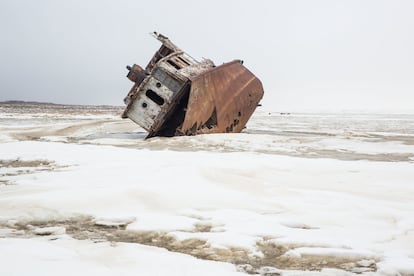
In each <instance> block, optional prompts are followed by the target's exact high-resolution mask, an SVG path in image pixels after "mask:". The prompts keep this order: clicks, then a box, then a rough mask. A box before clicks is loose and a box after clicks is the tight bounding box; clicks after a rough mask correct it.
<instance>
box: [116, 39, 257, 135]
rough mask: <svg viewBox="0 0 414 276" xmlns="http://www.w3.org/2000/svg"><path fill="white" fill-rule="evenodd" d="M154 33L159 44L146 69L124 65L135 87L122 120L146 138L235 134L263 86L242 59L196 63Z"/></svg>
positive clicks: (129, 95) (253, 108) (129, 96)
mask: <svg viewBox="0 0 414 276" xmlns="http://www.w3.org/2000/svg"><path fill="white" fill-rule="evenodd" d="M153 35H154V36H155V38H157V39H158V40H159V41H160V42H161V43H162V45H161V47H160V49H159V50H158V51H157V52H156V53H155V54H154V56H153V57H152V59H151V60H150V62H149V63H148V65H147V66H146V67H145V69H143V68H142V67H140V66H139V65H136V64H134V65H133V66H132V67H131V66H127V69H128V70H129V73H128V75H127V77H128V79H130V80H131V81H133V82H134V83H135V84H134V86H133V87H132V88H131V90H130V91H129V93H128V95H127V97H126V98H125V99H124V102H125V104H126V108H125V111H124V113H123V114H122V118H130V119H131V120H132V121H134V122H135V123H137V124H138V125H140V126H141V127H142V128H144V129H145V130H147V131H148V136H147V138H150V137H154V136H167V137H171V136H176V135H196V134H203V133H226V132H240V131H241V130H242V129H243V128H244V127H245V125H246V123H247V121H248V120H249V118H250V116H251V115H252V114H253V112H254V110H255V109H256V107H257V106H258V104H259V102H260V100H261V99H262V97H263V86H262V83H261V82H260V80H259V79H258V78H257V77H256V76H255V75H253V74H252V73H251V72H250V71H249V70H248V69H246V67H244V66H243V61H241V60H234V61H231V62H228V63H224V64H222V65H219V66H215V65H214V63H213V62H212V61H211V60H209V59H204V60H202V61H197V60H195V59H194V58H192V57H191V56H189V55H188V54H186V53H185V52H183V51H182V50H181V49H180V48H178V47H177V46H176V45H174V44H173V43H172V42H171V41H170V40H169V39H168V38H167V37H165V36H163V35H162V34H157V33H156V32H154V33H153Z"/></svg>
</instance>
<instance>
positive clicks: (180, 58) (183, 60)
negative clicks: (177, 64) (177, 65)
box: [178, 57, 190, 65]
mask: <svg viewBox="0 0 414 276" xmlns="http://www.w3.org/2000/svg"><path fill="white" fill-rule="evenodd" d="M178 59H179V60H181V61H182V62H184V63H185V64H186V65H190V63H188V62H187V61H186V60H185V59H183V58H182V57H178Z"/></svg>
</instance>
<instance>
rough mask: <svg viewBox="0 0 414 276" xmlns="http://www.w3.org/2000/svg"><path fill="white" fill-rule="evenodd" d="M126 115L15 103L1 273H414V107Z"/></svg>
mask: <svg viewBox="0 0 414 276" xmlns="http://www.w3.org/2000/svg"><path fill="white" fill-rule="evenodd" d="M119 112H120V109H119V108H112V107H81V106H79V107H73V106H72V107H67V106H53V105H4V104H3V105H0V166H1V168H0V249H1V250H0V260H2V261H1V266H0V274H1V275H23V274H24V275H26V274H31V275H55V274H60V275H69V274H73V273H79V274H85V273H100V274H104V275H114V274H121V275H132V274H135V275H136V274H141V275H165V274H169V275H194V274H197V275H233V274H234V275H243V274H245V273H246V272H247V273H251V274H261V275H354V274H363V275H414V216H413V214H414V203H413V200H412V199H413V198H414V185H413V184H414V169H413V168H414V164H413V163H414V115H396V114H388V115H384V114H383V115H378V114H377V115H375V114H279V113H269V112H260V111H259V112H257V113H256V114H255V115H254V117H253V118H252V119H251V121H250V122H249V124H248V125H247V128H246V129H245V130H244V131H243V133H240V134H216V135H200V136H194V137H174V138H153V139H149V140H144V137H145V132H144V131H143V130H142V129H141V128H139V127H138V126H136V125H135V124H133V123H132V122H129V121H127V120H121V119H119ZM21 264H26V265H24V266H22V265H21Z"/></svg>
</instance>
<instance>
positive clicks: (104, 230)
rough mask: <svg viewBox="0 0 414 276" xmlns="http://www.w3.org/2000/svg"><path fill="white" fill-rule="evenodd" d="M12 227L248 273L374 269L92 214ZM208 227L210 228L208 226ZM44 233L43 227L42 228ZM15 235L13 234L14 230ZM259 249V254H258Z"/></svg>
mask: <svg viewBox="0 0 414 276" xmlns="http://www.w3.org/2000/svg"><path fill="white" fill-rule="evenodd" d="M2 226H3V227H5V228H8V229H12V230H14V233H18V235H19V236H20V237H27V238H30V237H33V236H35V235H36V233H37V232H39V231H38V229H39V228H41V229H44V228H47V227H49V228H50V227H52V228H56V229H64V231H65V232H66V234H68V235H70V236H71V237H73V238H75V239H79V240H92V241H94V242H106V241H110V242H114V243H116V242H127V243H139V244H144V245H150V246H157V247H162V248H165V249H167V250H169V251H173V252H180V253H184V254H188V255H191V256H194V257H197V258H200V259H205V260H213V261H221V262H229V263H232V264H235V265H237V269H238V270H239V271H242V272H245V273H248V274H261V275H279V274H278V272H277V271H278V270H280V269H283V270H286V269H287V270H291V269H294V270H314V271H318V270H321V269H323V268H335V269H341V270H345V271H349V272H354V273H363V272H368V271H376V261H377V260H373V259H370V258H368V257H367V258H361V257H360V258H357V257H355V258H351V257H349V258H344V257H338V256H327V255H303V256H291V255H289V254H286V252H288V251H289V250H291V249H294V248H297V247H300V246H299V245H289V244H278V243H276V242H275V241H274V240H271V239H270V238H268V237H263V238H261V240H259V241H258V242H257V244H256V250H257V252H256V254H253V252H251V251H250V250H248V249H246V248H239V247H220V248H218V247H214V246H212V245H211V244H210V243H209V242H208V241H206V240H202V239H196V238H191V239H184V240H178V239H176V238H175V237H174V236H172V235H170V234H169V233H168V232H163V231H131V230H126V226H127V223H125V224H115V225H107V224H101V223H99V221H97V220H95V219H94V218H93V217H88V216H85V217H77V218H72V219H67V220H58V221H56V220H53V221H26V222H13V223H7V222H6V223H1V222H0V228H2ZM210 229H211V228H210ZM210 229H209V228H208V227H200V225H195V226H194V231H197V230H201V231H207V232H208V231H209V230H210ZM41 232H42V233H44V231H41ZM14 235H16V234H14ZM257 253H259V254H257Z"/></svg>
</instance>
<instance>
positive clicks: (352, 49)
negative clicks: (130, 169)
mask: <svg viewBox="0 0 414 276" xmlns="http://www.w3.org/2000/svg"><path fill="white" fill-rule="evenodd" d="M413 14H414V1H410V0H406V1H399V0H389V1H383V0H343V1H335V0H314V1H312V0H302V1H299V0H298V1H295V0H284V1H276V0H268V1H264V0H263V1H260V0H258V1H251V0H246V1H244V0H243V1H241V0H234V1H226V0H209V1H184V0H178V1H159V0H157V1H154V0H151V1H138V0H131V1H129V0H118V1H115V0H113V1H103V0H89V1H88V0H73V1H68V0H65V1H58V0H36V1H30V0H26V1H24V0H9V1H7V0H0V35H1V43H0V47H1V48H0V49H1V51H0V101H3V100H27V101H46V102H55V103H67V104H110V105H123V102H122V99H123V98H124V96H125V95H126V94H127V92H128V90H129V89H130V87H131V86H132V83H131V82H130V81H129V80H128V79H127V78H126V77H125V75H126V73H127V70H126V69H125V65H127V64H133V63H137V64H140V65H142V66H145V65H146V64H147V63H148V61H149V59H150V58H151V57H152V55H153V53H154V52H155V51H156V50H157V49H158V48H159V46H160V44H159V42H158V41H157V40H155V39H154V38H152V37H151V36H149V35H148V34H149V33H150V32H152V31H158V32H160V33H162V34H164V35H166V36H168V37H169V38H170V39H171V40H172V41H173V42H175V44H177V45H178V46H179V47H181V48H182V49H183V50H185V51H186V52H187V53H189V54H190V55H191V56H193V57H195V58H197V59H201V58H202V57H206V58H210V59H212V60H214V61H215V63H216V64H221V63H223V62H227V61H231V60H233V59H242V60H244V62H245V63H244V64H245V66H246V67H247V68H249V69H250V70H251V71H252V72H253V73H255V74H256V75H257V76H258V77H259V78H260V79H261V80H262V82H263V85H264V89H265V96H264V98H263V100H262V104H263V108H264V109H267V110H274V111H344V110H346V111H352V110H354V111H367V112H373V111H393V112H410V113H414V16H413Z"/></svg>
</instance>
